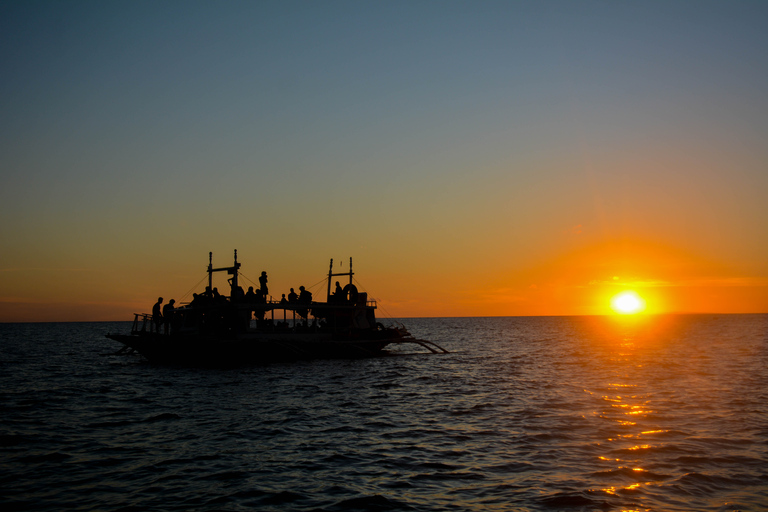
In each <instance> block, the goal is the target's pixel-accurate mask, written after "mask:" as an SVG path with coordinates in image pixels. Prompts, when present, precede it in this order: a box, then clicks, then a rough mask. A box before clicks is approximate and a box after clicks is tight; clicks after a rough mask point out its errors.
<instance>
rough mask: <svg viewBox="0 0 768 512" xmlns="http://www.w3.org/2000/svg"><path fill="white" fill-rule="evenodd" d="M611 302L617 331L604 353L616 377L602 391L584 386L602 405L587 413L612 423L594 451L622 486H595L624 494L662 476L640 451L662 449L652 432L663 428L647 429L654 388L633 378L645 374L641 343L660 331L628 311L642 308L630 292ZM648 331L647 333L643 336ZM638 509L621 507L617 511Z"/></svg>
mask: <svg viewBox="0 0 768 512" xmlns="http://www.w3.org/2000/svg"><path fill="white" fill-rule="evenodd" d="M612 307H613V308H614V310H616V311H617V312H619V313H620V315H618V316H617V317H615V323H614V324H613V325H612V327H613V328H615V329H616V332H614V334H621V336H620V341H619V342H618V344H617V345H616V346H615V348H614V349H613V350H611V353H610V358H611V359H612V363H613V365H614V367H615V369H616V371H615V377H616V379H615V380H613V381H612V382H608V383H606V384H605V390H604V391H602V392H595V391H589V390H585V391H586V392H587V393H589V394H591V395H593V396H595V397H596V398H598V399H599V400H601V401H602V402H603V404H604V405H603V407H601V408H600V409H599V410H596V411H594V412H593V414H594V415H595V416H597V417H598V418H601V419H603V420H605V421H606V422H609V423H610V424H612V425H613V426H614V427H615V428H610V427H609V428H608V432H609V435H608V437H606V438H605V441H604V443H603V444H602V446H604V447H605V448H606V451H605V454H604V455H599V456H598V459H599V460H600V461H603V462H604V463H605V464H606V465H607V466H609V467H611V469H608V470H606V471H605V474H606V475H611V476H617V477H619V479H622V480H625V481H626V483H625V484H624V485H610V486H606V487H603V488H600V489H599V490H600V491H603V492H605V493H607V494H610V495H615V496H624V497H627V496H632V495H636V494H638V493H640V492H641V491H642V490H643V489H645V491H646V492H648V491H649V489H650V488H652V487H653V486H654V485H656V484H658V483H659V482H660V481H661V480H665V479H666V478H667V477H666V475H660V474H658V473H655V472H653V471H650V470H648V469H646V467H645V461H646V457H645V456H646V454H650V453H652V452H653V451H654V450H657V449H660V448H662V442H661V441H659V439H658V436H659V435H663V434H665V433H666V432H668V430H667V429H659V428H656V427H650V428H649V420H650V417H651V416H653V415H654V414H655V413H657V411H655V410H654V408H653V406H652V402H653V400H652V396H653V394H654V393H655V392H656V391H658V390H657V389H654V387H653V386H652V383H651V382H648V380H647V378H644V379H641V380H640V381H638V377H640V376H643V375H647V370H648V368H646V367H645V366H646V365H647V362H646V361H644V360H643V358H642V357H641V356H642V355H643V350H644V349H645V348H647V347H645V346H644V345H645V344H648V343H654V342H655V341H656V340H658V339H659V338H658V336H659V335H662V333H661V332H660V331H661V330H663V326H662V325H654V320H656V319H655V318H654V317H650V318H649V317H638V316H632V315H631V313H635V312H639V311H642V309H644V307H645V303H644V301H642V299H641V298H640V297H639V296H638V295H637V294H636V293H635V292H623V293H622V294H619V295H617V296H615V297H614V298H613V300H612ZM626 315H629V316H626ZM650 333H653V334H651V335H650V336H648V334H650ZM664 334H665V335H666V334H668V333H664ZM662 337H663V336H662ZM611 338H613V336H611ZM613 340H614V341H615V340H616V338H613ZM651 370H652V369H651ZM651 421H652V420H651ZM617 455H618V456H617ZM640 510H641V509H622V511H623V512H640Z"/></svg>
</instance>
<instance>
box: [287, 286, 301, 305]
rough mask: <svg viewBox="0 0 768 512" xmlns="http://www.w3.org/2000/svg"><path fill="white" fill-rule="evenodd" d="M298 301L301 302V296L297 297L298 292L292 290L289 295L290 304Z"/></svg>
mask: <svg viewBox="0 0 768 512" xmlns="http://www.w3.org/2000/svg"><path fill="white" fill-rule="evenodd" d="M298 300H299V296H298V295H296V292H295V291H293V288H291V293H289V294H288V302H290V303H294V302H298Z"/></svg>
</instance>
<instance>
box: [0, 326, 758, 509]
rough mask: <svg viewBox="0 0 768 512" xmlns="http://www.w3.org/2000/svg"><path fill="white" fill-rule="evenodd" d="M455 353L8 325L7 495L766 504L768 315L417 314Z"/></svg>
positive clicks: (1, 447)
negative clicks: (145, 354) (254, 356)
mask: <svg viewBox="0 0 768 512" xmlns="http://www.w3.org/2000/svg"><path fill="white" fill-rule="evenodd" d="M403 322H404V323H405V324H406V325H407V326H408V327H409V328H410V330H411V331H412V333H413V334H414V335H416V336H418V337H421V338H426V339H429V340H432V341H435V342H437V343H439V344H440V345H442V346H444V347H445V348H447V349H449V350H450V351H451V353H450V354H447V355H433V354H428V353H423V352H420V349H419V350H416V349H408V350H402V349H401V350H400V351H399V353H398V355H396V356H392V357H382V358H376V359H366V360H339V361H312V362H298V363H292V364H274V365H269V366H263V367H244V368H237V369H227V370H215V369H205V370H200V369H187V368H174V367H162V366H153V365H149V364H147V363H144V362H142V361H141V360H140V359H139V358H137V357H135V356H128V357H126V356H116V355H103V354H105V353H109V352H112V351H114V350H116V349H117V348H119V347H118V346H117V345H116V343H115V342H112V341H110V340H108V339H106V338H104V337H103V335H104V333H106V332H108V331H113V332H114V331H118V330H123V331H127V330H128V329H129V327H130V324H119V323H118V324H105V323H80V324H1V325H0V369H1V371H0V509H2V510H4V511H9V510H46V511H61V510H122V511H132V510H137V511H138V510H157V511H165V510H168V511H175V510H224V511H239V510H299V511H303V510H326V511H340V510H344V511H346V510H416V511H433V510H461V511H464V510H530V511H551V510H590V511H591V510H601V511H613V510H615V511H620V510H621V511H641V510H642V511H645V510H654V511H677V510H686V511H689V510H697V511H703V510H713V511H731V510H744V511H746V510H752V511H762V510H766V509H768V315H715V316H713V315H707V316H703V315H702V316H667V317H648V318H644V319H623V320H619V319H615V318H609V317H550V318H447V319H412V320H404V321H403Z"/></svg>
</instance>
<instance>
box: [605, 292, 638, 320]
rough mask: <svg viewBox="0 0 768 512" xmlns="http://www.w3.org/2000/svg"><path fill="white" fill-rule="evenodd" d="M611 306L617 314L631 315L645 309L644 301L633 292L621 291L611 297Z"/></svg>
mask: <svg viewBox="0 0 768 512" xmlns="http://www.w3.org/2000/svg"><path fill="white" fill-rule="evenodd" d="M611 307H612V308H613V310H614V311H615V312H617V313H619V314H622V315H632V314H635V313H639V312H641V311H642V310H644V309H645V301H644V300H643V299H642V297H640V296H639V295H638V294H637V293H635V292H632V291H627V292H621V293H620V294H618V295H615V296H614V297H613V298H612V299H611Z"/></svg>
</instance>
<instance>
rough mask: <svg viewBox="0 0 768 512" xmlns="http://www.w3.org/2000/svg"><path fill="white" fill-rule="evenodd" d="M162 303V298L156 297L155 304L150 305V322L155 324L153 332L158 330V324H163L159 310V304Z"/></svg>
mask: <svg viewBox="0 0 768 512" xmlns="http://www.w3.org/2000/svg"><path fill="white" fill-rule="evenodd" d="M162 303H163V298H162V297H158V298H157V302H155V305H154V306H152V322H153V323H154V324H155V332H160V326H161V325H163V314H162V313H161V312H160V304H162Z"/></svg>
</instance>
